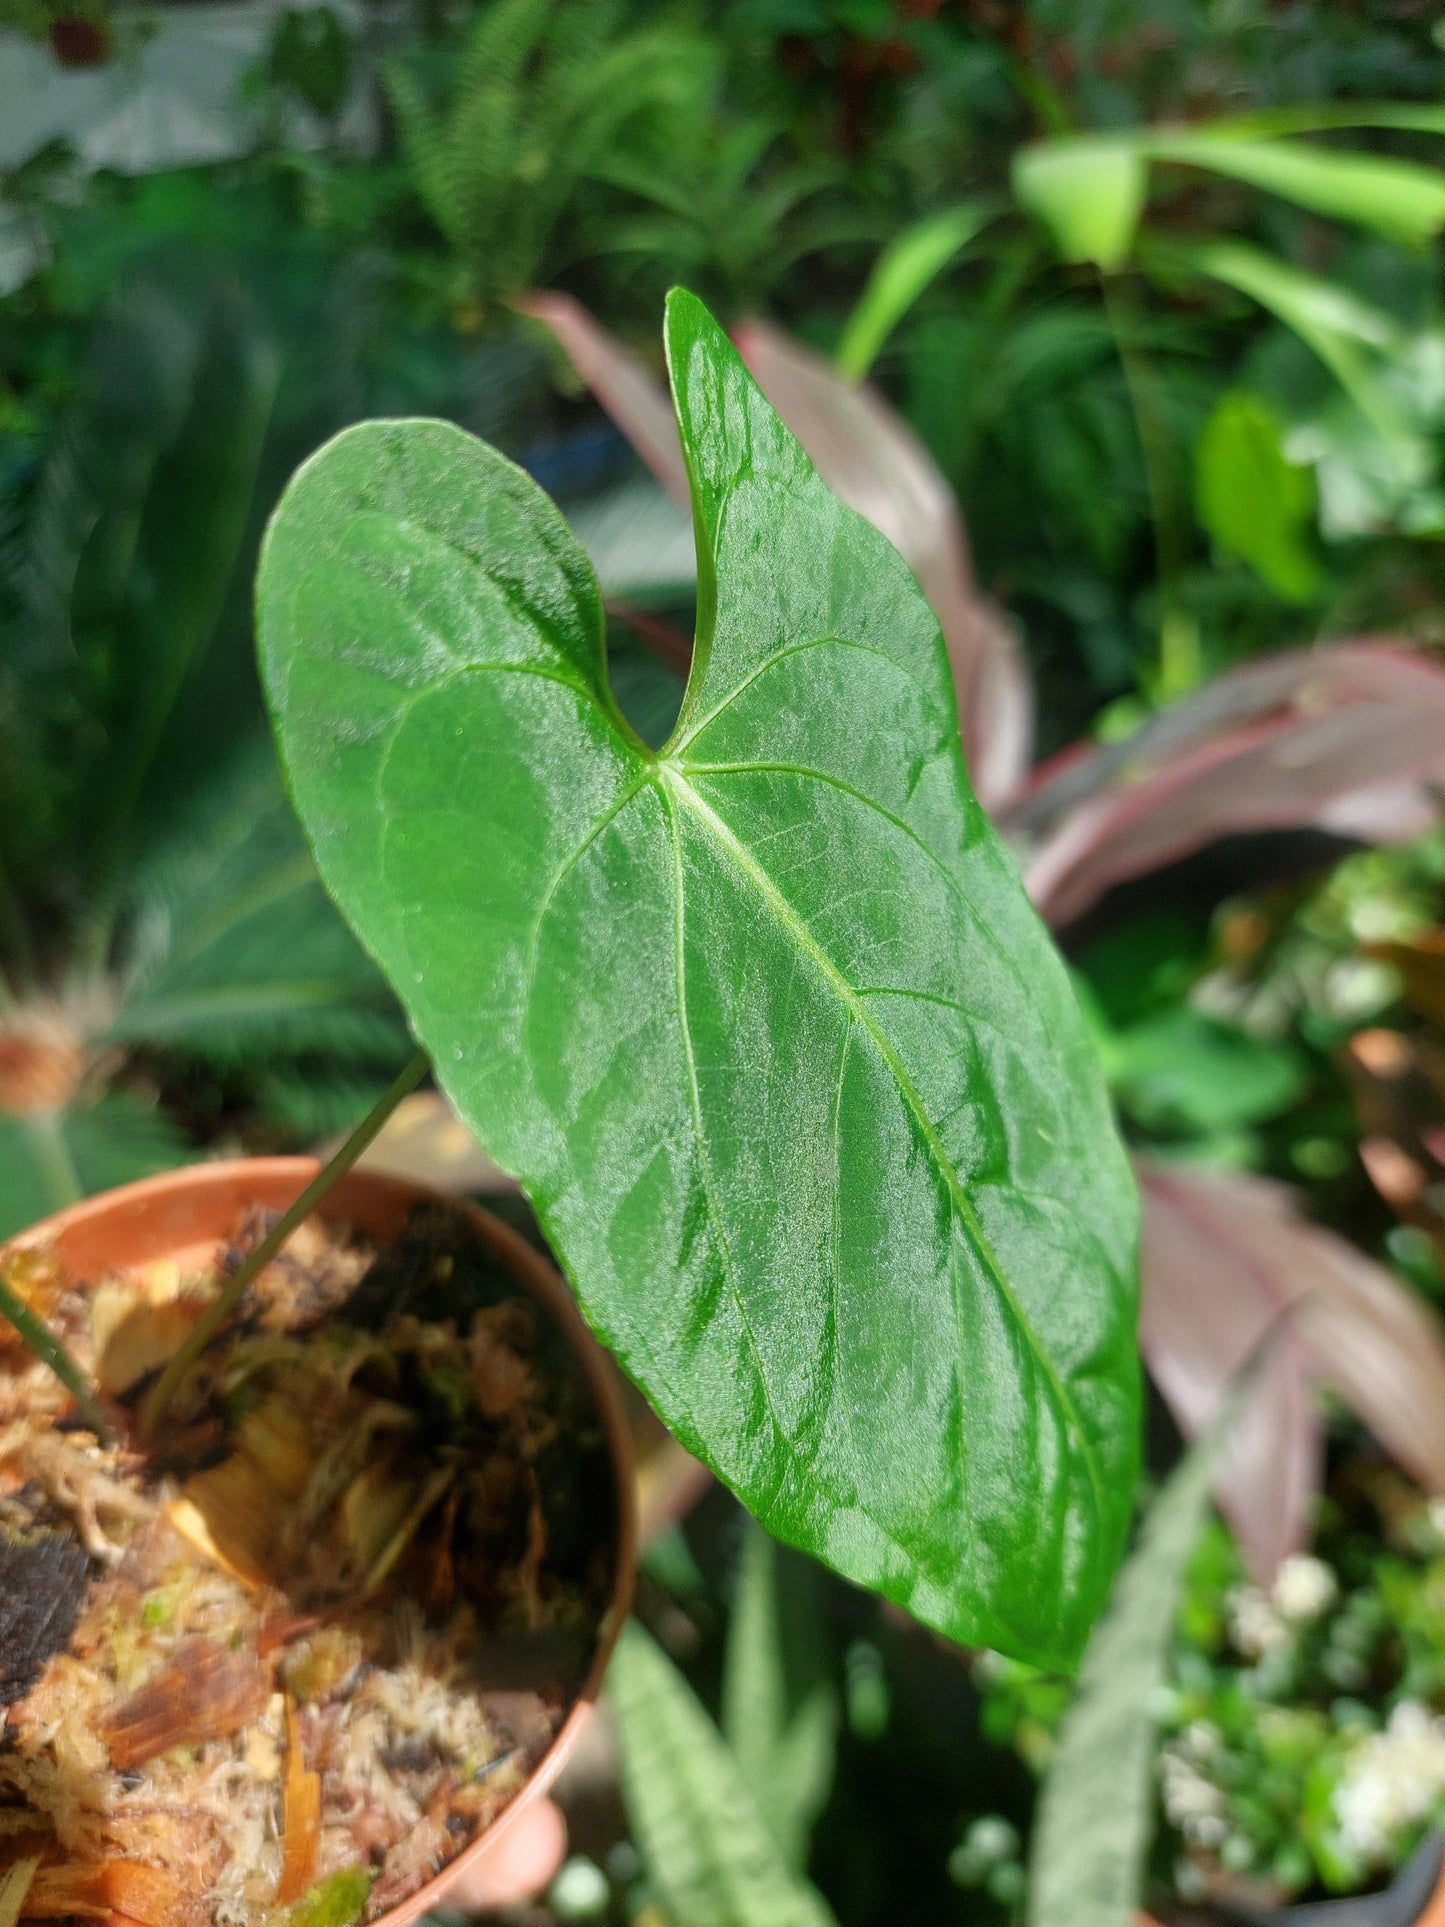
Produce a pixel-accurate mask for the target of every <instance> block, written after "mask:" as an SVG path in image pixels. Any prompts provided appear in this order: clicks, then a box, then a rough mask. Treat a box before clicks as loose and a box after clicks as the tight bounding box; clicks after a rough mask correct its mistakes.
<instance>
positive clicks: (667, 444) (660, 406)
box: [517, 294, 692, 510]
mask: <svg viewBox="0 0 1445 1927" xmlns="http://www.w3.org/2000/svg"><path fill="white" fill-rule="evenodd" d="M517 306H518V307H519V308H520V309H521V311H522V312H523V314H529V315H531V316H532V318H533V320H534V321H540V322H541V323H542V324H543V326H544V327H546V328H550V330H551V331H552V334H553V336H554V337H555V339H556V341H557V342H558V344H559V345H560V347H561V348H562V350H563V352H564V353H565V354H566V356H567V359H568V360H569V361H570V362H571V363H572V366H573V367H574V368H575V369H576V370H577V373H578V374H579V375H580V376H581V377H582V379H583V381H585V382H586V384H587V386H588V387H589V388H590V389H591V390H592V392H593V394H594V395H595V396H596V397H597V399H598V401H600V402H601V404H602V406H603V407H604V408H605V409H606V410H607V413H608V414H609V415H610V416H611V417H612V419H613V421H614V422H615V423H616V424H617V426H618V427H619V428H620V429H621V430H622V432H623V434H624V435H625V436H626V437H627V439H628V441H630V442H631V444H632V446H633V447H634V448H635V449H636V450H637V452H638V454H639V455H640V456H641V457H642V459H643V461H644V462H646V464H647V466H648V467H649V468H650V469H651V470H652V472H653V474H654V475H655V476H656V477H657V479H658V481H659V482H661V484H662V486H663V487H664V488H665V489H666V490H667V492H668V494H669V495H671V496H672V497H673V499H674V500H675V501H677V502H680V503H681V504H682V506H683V507H684V508H685V509H688V510H691V507H692V496H691V494H690V492H689V490H688V486H687V469H686V467H685V466H684V464H683V459H682V442H681V441H680V439H679V438H678V433H677V418H676V417H675V415H674V414H673V412H672V403H671V402H670V401H669V400H668V396H667V390H666V388H665V387H664V386H663V384H662V382H661V380H660V379H659V378H658V377H657V376H655V375H653V374H652V373H651V371H650V370H649V369H648V368H647V367H646V366H645V364H644V363H643V362H642V360H641V359H640V358H639V357H638V356H637V355H635V354H633V352H632V350H631V349H630V348H624V347H623V345H622V343H621V342H620V341H619V340H618V339H617V337H616V336H615V335H612V334H609V333H608V332H607V330H606V329H605V328H604V327H602V326H600V325H599V323H597V322H596V321H594V320H593V318H592V316H591V315H590V314H589V313H588V311H587V309H586V308H584V307H583V306H582V303H581V302H580V301H574V300H573V298H572V296H571V295H570V294H529V295H527V296H526V297H524V298H523V299H522V300H520V301H519V302H518V303H517Z"/></svg>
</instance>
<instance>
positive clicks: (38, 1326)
mask: <svg viewBox="0 0 1445 1927" xmlns="http://www.w3.org/2000/svg"><path fill="white" fill-rule="evenodd" d="M0 1317H5V1318H8V1319H9V1321H10V1323H11V1324H12V1325H13V1326H14V1327H15V1329H16V1331H18V1332H19V1334H20V1336H21V1337H22V1338H23V1339H24V1341H25V1343H26V1344H27V1345H28V1346H29V1347H30V1349H31V1351H32V1352H34V1354H35V1356H36V1357H37V1358H38V1359H39V1360H40V1362H41V1364H42V1365H48V1366H49V1367H50V1369H51V1371H52V1372H54V1374H55V1376H56V1377H57V1378H58V1379H59V1380H60V1382H61V1384H62V1385H63V1386H64V1387H65V1389H66V1391H67V1392H69V1394H70V1396H71V1397H72V1398H73V1399H74V1400H75V1402H76V1404H77V1405H78V1406H79V1407H80V1409H81V1411H82V1412H84V1414H85V1416H86V1419H87V1421H88V1422H89V1425H90V1429H91V1430H92V1431H93V1432H94V1433H95V1435H96V1437H97V1438H98V1439H103V1440H104V1441H105V1442H106V1443H107V1444H109V1443H110V1442H111V1441H112V1440H113V1439H114V1437H115V1427H114V1426H113V1425H112V1424H111V1422H110V1420H109V1419H108V1418H107V1417H106V1415H105V1413H104V1411H103V1410H102V1409H101V1406H100V1404H99V1402H98V1401H97V1399H96V1397H95V1394H94V1393H93V1392H92V1391H91V1389H90V1387H89V1386H88V1385H87V1384H86V1382H85V1375H84V1374H83V1373H82V1371H81V1369H80V1367H79V1366H78V1365H77V1364H76V1362H75V1360H74V1359H73V1358H72V1357H71V1356H70V1353H69V1352H68V1351H67V1350H66V1349H65V1347H64V1345H62V1344H61V1342H60V1340H59V1339H58V1338H57V1337H56V1336H55V1334H54V1332H53V1331H51V1329H50V1327H49V1326H48V1325H47V1324H46V1323H45V1321H44V1319H42V1318H37V1317H36V1315H35V1313H34V1312H33V1311H32V1310H31V1309H30V1307H29V1305H27V1304H25V1303H24V1301H23V1300H22V1299H19V1298H17V1297H16V1296H15V1293H14V1292H13V1291H11V1289H10V1287H9V1285H7V1284H6V1283H5V1280H4V1278H3V1277H0Z"/></svg>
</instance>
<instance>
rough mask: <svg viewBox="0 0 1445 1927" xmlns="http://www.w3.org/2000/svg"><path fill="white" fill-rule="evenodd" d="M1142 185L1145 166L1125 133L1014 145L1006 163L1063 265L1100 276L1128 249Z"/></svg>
mask: <svg viewBox="0 0 1445 1927" xmlns="http://www.w3.org/2000/svg"><path fill="white" fill-rule="evenodd" d="M1148 185H1149V166H1148V162H1147V161H1146V160H1145V158H1144V156H1143V154H1142V153H1141V152H1140V148H1139V143H1138V141H1137V140H1136V139H1134V138H1132V137H1130V136H1129V135H1117V136H1115V135H1109V134H1071V135H1069V136H1068V137H1067V138H1065V139H1063V140H1055V141H1042V142H1039V143H1038V144H1037V145H1035V146H1033V147H1021V148H1020V149H1019V151H1018V152H1017V154H1015V156H1014V161H1013V187H1014V193H1015V194H1016V195H1017V196H1018V198H1019V200H1020V201H1021V202H1022V204H1023V205H1024V206H1025V207H1026V208H1027V209H1028V210H1029V212H1030V213H1031V214H1035V215H1037V216H1038V218H1039V220H1041V221H1042V222H1043V224H1044V226H1045V227H1046V228H1047V229H1048V230H1049V233H1050V234H1051V235H1052V236H1053V239H1054V245H1055V247H1057V249H1058V250H1059V253H1060V254H1061V255H1062V256H1063V258H1064V260H1065V261H1092V262H1093V263H1094V265H1095V266H1096V267H1099V268H1102V269H1104V271H1105V272H1106V273H1107V272H1108V271H1110V270H1111V269H1113V268H1117V267H1119V266H1120V265H1121V264H1122V262H1123V261H1124V259H1125V258H1126V256H1127V255H1128V253H1129V250H1130V248H1131V247H1132V246H1133V245H1134V235H1135V233H1136V231H1137V229H1138V226H1139V217H1140V215H1141V214H1142V213H1143V211H1144V196H1145V194H1146V192H1147V190H1148Z"/></svg>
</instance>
